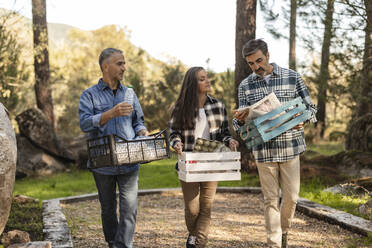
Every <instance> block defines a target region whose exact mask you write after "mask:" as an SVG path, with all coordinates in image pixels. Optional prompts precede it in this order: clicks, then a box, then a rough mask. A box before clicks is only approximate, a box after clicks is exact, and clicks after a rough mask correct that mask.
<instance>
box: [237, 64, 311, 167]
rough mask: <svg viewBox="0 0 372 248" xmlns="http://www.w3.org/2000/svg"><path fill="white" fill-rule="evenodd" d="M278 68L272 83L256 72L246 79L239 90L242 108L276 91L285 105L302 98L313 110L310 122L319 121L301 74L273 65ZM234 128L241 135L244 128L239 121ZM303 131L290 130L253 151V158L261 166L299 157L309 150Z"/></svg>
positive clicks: (308, 107) (271, 78) (275, 70)
mask: <svg viewBox="0 0 372 248" xmlns="http://www.w3.org/2000/svg"><path fill="white" fill-rule="evenodd" d="M271 65H272V66H273V67H274V69H273V72H272V74H271V77H270V80H269V82H268V83H267V82H266V80H265V79H263V78H261V77H259V76H258V75H256V74H255V73H252V74H251V75H249V76H248V77H247V78H246V79H244V80H243V81H242V82H241V83H240V85H239V89H238V100H239V108H243V107H247V106H250V105H252V104H254V103H256V102H258V101H259V100H261V99H262V98H264V97H265V96H267V95H269V94H270V93H271V92H274V93H275V95H276V96H277V98H278V100H279V101H280V102H281V103H285V102H288V101H291V100H293V99H295V98H297V97H298V96H300V97H301V98H302V99H303V101H304V103H305V105H306V106H307V109H308V110H310V111H311V113H312V116H311V119H310V122H316V118H315V113H316V111H317V109H316V107H315V105H314V104H312V102H311V99H310V95H309V92H308V90H307V88H306V86H305V83H304V81H303V80H302V79H301V76H300V74H298V73H297V72H295V71H293V70H290V69H285V68H282V67H279V66H278V65H276V64H274V63H273V64H271ZM233 128H234V130H235V132H237V133H238V134H239V128H240V125H239V123H238V121H237V119H233ZM304 136H305V135H304V130H303V128H301V129H299V130H294V129H291V130H288V131H286V132H285V133H283V134H281V135H279V136H277V137H275V138H273V139H271V140H269V141H267V142H265V143H264V144H262V145H258V146H255V147H253V148H252V152H253V156H254V157H255V159H256V161H257V162H259V163H265V162H285V161H288V160H291V159H293V158H295V157H296V156H297V155H299V154H301V153H303V152H304V151H305V149H306V144H305V138H304Z"/></svg>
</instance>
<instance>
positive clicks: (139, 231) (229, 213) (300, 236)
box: [62, 192, 370, 248]
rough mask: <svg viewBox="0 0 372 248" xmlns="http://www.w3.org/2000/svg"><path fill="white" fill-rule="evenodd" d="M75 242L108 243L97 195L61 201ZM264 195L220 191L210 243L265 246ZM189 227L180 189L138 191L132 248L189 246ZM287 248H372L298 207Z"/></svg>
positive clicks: (216, 245) (82, 246)
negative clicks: (69, 201) (305, 214)
mask: <svg viewBox="0 0 372 248" xmlns="http://www.w3.org/2000/svg"><path fill="white" fill-rule="evenodd" d="M62 207H63V212H64V213H65V215H66V218H67V220H68V222H69V226H70V228H71V232H72V237H73V242H74V247H80V248H85V247H87V248H88V247H89V248H91V247H107V245H106V243H105V241H104V237H103V232H102V229H101V221H100V207H99V202H98V200H93V201H84V202H79V203H72V204H63V205H62ZM264 225H265V221H264V217H263V202H262V195H255V194H247V193H217V195H216V198H215V202H214V206H213V211H212V225H211V229H210V230H211V231H210V235H209V243H208V247H209V248H222V247H223V248H227V247H228V248H230V247H234V248H235V247H236V248H238V247H265V241H266V235H265V226H264ZM186 237H187V230H186V226H185V222H184V215H183V199H182V193H181V192H170V193H169V192H168V193H163V194H153V195H145V196H139V208H138V216H137V226H136V232H135V238H134V247H154V248H155V247H172V248H175V247H185V246H184V243H185V240H186ZM288 239H289V247H291V248H294V247H312V248H313V247H319V248H320V247H321V248H326V247H329V248H337V247H370V246H365V245H363V243H364V242H363V241H362V236H359V235H357V234H354V233H351V232H349V231H346V230H344V229H342V228H340V227H339V226H336V225H331V224H328V223H325V222H322V221H319V220H316V219H312V218H309V217H307V216H304V215H302V214H300V213H298V212H296V215H295V218H294V221H293V226H292V229H291V231H290V233H289V235H288Z"/></svg>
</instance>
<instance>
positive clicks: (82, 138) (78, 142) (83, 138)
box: [66, 133, 88, 169]
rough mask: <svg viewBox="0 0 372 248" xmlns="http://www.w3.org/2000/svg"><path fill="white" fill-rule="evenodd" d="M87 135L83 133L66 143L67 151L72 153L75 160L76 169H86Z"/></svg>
mask: <svg viewBox="0 0 372 248" xmlns="http://www.w3.org/2000/svg"><path fill="white" fill-rule="evenodd" d="M87 139H88V135H87V134H86V133H83V134H81V135H79V136H77V137H74V138H73V139H72V140H71V141H70V142H68V143H67V145H66V146H67V149H68V150H70V151H71V152H72V155H73V157H74V158H75V161H76V165H77V168H79V169H87V162H88V148H87Z"/></svg>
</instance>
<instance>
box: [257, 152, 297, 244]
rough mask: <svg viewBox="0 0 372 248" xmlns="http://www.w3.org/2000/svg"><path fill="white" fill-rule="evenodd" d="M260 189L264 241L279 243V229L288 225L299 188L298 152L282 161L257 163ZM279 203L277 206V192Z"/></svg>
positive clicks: (280, 239)
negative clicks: (264, 233) (265, 238)
mask: <svg viewBox="0 0 372 248" xmlns="http://www.w3.org/2000/svg"><path fill="white" fill-rule="evenodd" d="M257 168H258V173H259V176H260V182H261V188H262V193H263V195H264V212H265V223H266V232H267V244H268V245H269V246H271V247H281V243H282V233H286V232H287V231H288V229H289V228H290V226H291V221H292V219H293V215H294V212H295V210H296V204H297V200H298V194H299V191H300V159H299V156H297V157H296V158H294V159H292V160H290V161H286V162H279V163H278V162H274V163H257ZM280 188H281V190H282V204H281V206H280V207H279V192H280Z"/></svg>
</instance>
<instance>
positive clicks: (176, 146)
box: [173, 142, 183, 155]
mask: <svg viewBox="0 0 372 248" xmlns="http://www.w3.org/2000/svg"><path fill="white" fill-rule="evenodd" d="M182 148H183V144H182V142H177V143H176V145H175V146H174V147H173V149H174V150H176V152H177V153H178V155H181V154H182Z"/></svg>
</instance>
